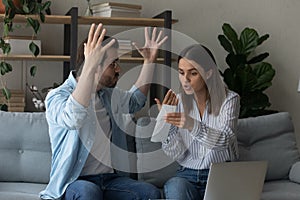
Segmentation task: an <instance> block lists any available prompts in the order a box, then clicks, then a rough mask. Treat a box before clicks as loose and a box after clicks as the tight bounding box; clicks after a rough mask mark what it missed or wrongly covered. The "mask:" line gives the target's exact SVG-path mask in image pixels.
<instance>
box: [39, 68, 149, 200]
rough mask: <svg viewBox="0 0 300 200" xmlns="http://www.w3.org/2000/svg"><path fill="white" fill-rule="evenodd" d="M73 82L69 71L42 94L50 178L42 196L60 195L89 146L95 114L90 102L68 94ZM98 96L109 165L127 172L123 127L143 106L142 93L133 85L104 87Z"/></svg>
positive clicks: (76, 174)
mask: <svg viewBox="0 0 300 200" xmlns="http://www.w3.org/2000/svg"><path fill="white" fill-rule="evenodd" d="M76 84H77V82H76V79H75V78H74V76H73V74H72V72H71V73H70V75H69V77H68V79H67V80H66V81H65V82H64V83H63V84H62V85H61V86H59V87H58V88H56V89H53V90H51V91H50V92H49V93H48V95H47V97H46V101H45V103H46V104H45V105H46V118H47V122H48V124H49V136H50V142H51V149H52V163H51V172H50V181H49V183H48V185H47V187H46V189H45V190H43V191H41V192H40V197H41V198H43V199H59V198H60V197H61V196H62V195H63V193H64V192H65V190H66V188H67V186H68V185H69V184H70V183H72V182H73V181H75V180H76V179H77V178H78V177H79V175H80V173H81V170H82V168H83V166H84V164H85V161H86V159H87V157H88V154H89V151H90V150H91V147H92V146H93V142H94V137H95V130H96V120H97V117H96V114H95V111H94V108H93V107H92V105H93V104H92V102H90V104H89V107H87V108H85V107H84V106H82V105H81V104H79V103H78V102H77V101H76V100H75V99H74V98H73V97H72V95H71V94H72V92H73V91H74V89H75V87H76ZM98 95H99V97H100V99H101V101H102V103H103V105H104V107H105V109H106V110H107V112H108V114H109V116H110V120H111V126H112V138H111V141H112V144H113V145H111V146H112V149H113V150H112V165H113V167H114V168H115V169H117V170H121V171H127V170H128V171H127V172H129V160H128V154H126V152H127V142H126V131H128V130H127V129H126V126H127V124H128V123H130V119H131V114H132V113H134V112H137V111H138V110H140V109H141V108H142V107H143V106H144V104H145V102H146V96H145V95H144V94H143V93H142V92H141V91H140V90H139V89H138V88H136V87H135V86H133V87H132V88H131V89H130V91H123V90H120V89H118V88H104V89H101V90H100V91H99V92H98ZM91 101H93V99H91ZM128 119H129V120H128ZM122 150H125V151H122ZM114 152H115V153H114Z"/></svg>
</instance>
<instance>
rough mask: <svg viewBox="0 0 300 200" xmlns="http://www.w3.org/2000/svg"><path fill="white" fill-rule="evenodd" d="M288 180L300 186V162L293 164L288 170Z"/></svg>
mask: <svg viewBox="0 0 300 200" xmlns="http://www.w3.org/2000/svg"><path fill="white" fill-rule="evenodd" d="M289 178H290V180H291V181H293V182H295V183H299V184H300V162H296V163H295V164H293V166H292V169H291V170H290V174H289Z"/></svg>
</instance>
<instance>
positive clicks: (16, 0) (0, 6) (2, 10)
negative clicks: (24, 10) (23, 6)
mask: <svg viewBox="0 0 300 200" xmlns="http://www.w3.org/2000/svg"><path fill="white" fill-rule="evenodd" d="M13 3H14V5H15V6H16V7H17V8H19V7H20V0H13ZM4 13H5V6H4V4H3V3H2V0H0V14H4Z"/></svg>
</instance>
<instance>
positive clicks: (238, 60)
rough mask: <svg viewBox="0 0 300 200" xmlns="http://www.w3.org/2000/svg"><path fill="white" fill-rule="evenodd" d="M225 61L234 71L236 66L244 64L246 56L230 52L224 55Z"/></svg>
mask: <svg viewBox="0 0 300 200" xmlns="http://www.w3.org/2000/svg"><path fill="white" fill-rule="evenodd" d="M226 63H227V64H228V65H229V67H230V68H231V70H233V72H235V71H236V69H237V68H238V66H241V65H245V64H246V56H245V55H243V54H239V55H237V54H233V53H230V54H228V55H227V57H226Z"/></svg>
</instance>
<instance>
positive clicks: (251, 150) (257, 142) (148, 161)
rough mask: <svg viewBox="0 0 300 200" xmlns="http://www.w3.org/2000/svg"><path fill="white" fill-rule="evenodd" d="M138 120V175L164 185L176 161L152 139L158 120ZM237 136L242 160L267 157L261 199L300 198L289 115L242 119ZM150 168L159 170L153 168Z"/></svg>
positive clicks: (298, 157) (299, 174) (299, 169)
mask: <svg viewBox="0 0 300 200" xmlns="http://www.w3.org/2000/svg"><path fill="white" fill-rule="evenodd" d="M137 124H138V126H137V128H136V147H137V151H138V153H139V154H137V171H138V178H139V179H141V180H144V181H148V182H151V183H153V184H155V185H157V186H158V187H162V186H163V184H164V182H165V181H166V180H167V179H168V178H169V177H170V176H171V175H172V174H174V173H175V172H176V169H177V164H176V163H172V161H170V159H169V158H167V157H166V156H164V155H163V153H162V151H161V145H160V143H152V142H150V137H151V133H152V130H153V128H154V126H155V120H154V119H151V118H146V117H144V118H140V119H139V120H138V123H137ZM237 137H238V142H239V152H240V160H241V161H245V160H247V161H252V160H267V161H268V171H267V174H266V179H265V184H264V188H263V193H262V196H261V200H299V199H300V161H299V160H300V155H299V151H298V149H297V145H296V139H295V134H294V128H293V123H292V120H291V117H290V115H289V114H288V113H286V112H281V113H276V114H272V115H266V116H260V117H255V118H247V119H239V121H238V131H237ZM151 152H155V153H154V154H155V155H153V153H151ZM149 166H150V167H149ZM159 167H162V168H161V169H158V168H159ZM151 168H152V169H158V170H156V171H154V172H151V171H149V170H150V169H151Z"/></svg>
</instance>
